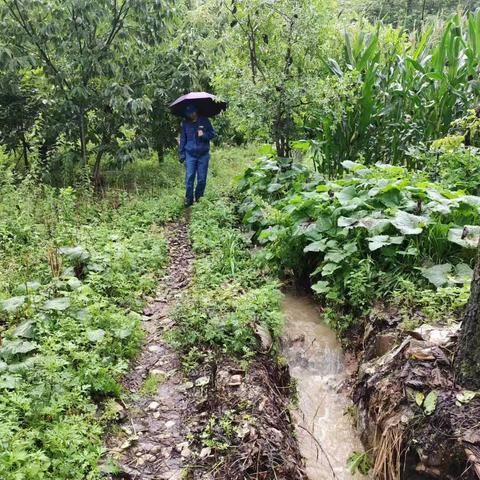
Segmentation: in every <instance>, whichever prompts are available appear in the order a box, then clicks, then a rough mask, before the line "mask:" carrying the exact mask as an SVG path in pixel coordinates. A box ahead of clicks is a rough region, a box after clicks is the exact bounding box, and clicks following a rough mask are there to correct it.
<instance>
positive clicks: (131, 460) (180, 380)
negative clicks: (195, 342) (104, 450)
mask: <svg viewBox="0 0 480 480" xmlns="http://www.w3.org/2000/svg"><path fill="white" fill-rule="evenodd" d="M187 224H188V218H187V217H186V218H183V219H181V220H180V221H179V222H177V223H172V224H170V225H167V227H166V236H167V239H168V250H169V256H170V265H169V267H168V272H167V275H166V276H165V277H164V279H163V280H162V282H161V283H160V285H159V289H158V292H157V296H156V298H155V299H154V300H153V301H152V302H151V303H150V304H149V305H148V306H147V308H146V309H145V311H144V314H145V315H144V321H143V328H144V330H145V332H146V338H145V341H144V345H143V349H142V353H141V355H140V356H139V357H138V359H137V361H136V363H135V364H134V365H133V366H132V371H131V372H130V374H129V375H127V377H126V378H125V380H124V382H123V383H124V385H125V387H126V388H127V389H128V390H129V391H130V392H131V393H132V395H131V400H130V402H129V403H128V404H127V405H124V406H123V407H122V406H119V407H120V409H121V411H120V415H121V417H122V421H121V424H120V428H121V431H120V434H118V435H116V436H114V437H112V438H111V439H110V441H109V442H108V443H109V445H108V447H109V450H110V453H111V454H112V456H113V457H114V459H115V461H116V463H117V464H118V465H119V466H120V468H121V469H122V473H121V474H120V475H117V476H115V477H114V478H124V479H138V480H140V479H141V480H150V479H155V480H179V479H180V478H181V475H182V473H181V469H182V466H183V464H184V460H185V459H186V458H187V457H188V456H189V455H190V451H189V449H188V444H187V443H184V442H185V436H186V432H185V425H186V421H185V420H186V416H187V413H188V412H189V411H190V412H191V411H192V410H193V408H192V404H191V402H192V400H191V399H190V398H189V397H188V395H187V393H186V381H185V378H184V377H183V375H182V373H181V370H180V362H179V358H178V355H177V354H176V352H175V351H174V350H173V349H172V347H171V346H170V345H169V344H168V343H167V342H166V341H165V339H164V335H165V332H167V331H168V330H170V329H171V328H172V326H173V322H172V320H171V319H170V318H169V314H170V313H171V312H172V310H173V309H174V307H175V306H176V304H177V302H178V299H179V297H180V296H181V295H182V292H183V290H184V289H185V288H186V287H187V286H188V284H189V282H190V279H191V277H192V264H193V253H192V250H191V246H190V243H189V240H188V230H187ZM146 380H147V383H145V381H146ZM147 385H150V388H148V391H147Z"/></svg>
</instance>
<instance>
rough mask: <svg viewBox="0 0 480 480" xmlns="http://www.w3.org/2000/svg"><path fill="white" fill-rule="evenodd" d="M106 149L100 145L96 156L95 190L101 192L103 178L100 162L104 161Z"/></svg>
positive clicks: (94, 168)
mask: <svg viewBox="0 0 480 480" xmlns="http://www.w3.org/2000/svg"><path fill="white" fill-rule="evenodd" d="M104 152H105V150H104V149H103V148H102V147H100V148H99V150H98V153H97V157H96V158H95V166H94V167H93V184H94V186H95V191H97V192H99V191H100V190H101V187H102V185H101V179H100V164H101V162H102V157H103V154H104Z"/></svg>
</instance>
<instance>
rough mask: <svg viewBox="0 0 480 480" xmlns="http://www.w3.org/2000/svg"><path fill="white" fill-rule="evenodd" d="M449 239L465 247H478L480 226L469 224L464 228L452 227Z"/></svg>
mask: <svg viewBox="0 0 480 480" xmlns="http://www.w3.org/2000/svg"><path fill="white" fill-rule="evenodd" d="M448 239H449V240H450V241H451V242H453V243H456V244H457V245H460V246H462V247H465V248H477V247H478V243H479V241H480V226H473V225H467V226H465V227H464V228H451V229H450V231H449V232H448Z"/></svg>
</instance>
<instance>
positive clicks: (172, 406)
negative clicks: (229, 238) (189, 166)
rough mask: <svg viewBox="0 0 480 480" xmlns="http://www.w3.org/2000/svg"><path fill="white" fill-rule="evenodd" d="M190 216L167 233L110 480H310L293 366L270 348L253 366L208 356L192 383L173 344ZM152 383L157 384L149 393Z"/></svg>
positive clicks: (113, 442)
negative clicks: (297, 430) (165, 259)
mask: <svg viewBox="0 0 480 480" xmlns="http://www.w3.org/2000/svg"><path fill="white" fill-rule="evenodd" d="M189 215H190V211H187V212H186V214H185V216H184V218H182V219H181V220H180V221H179V222H177V223H172V224H170V225H167V226H166V228H165V234H166V237H167V241H168V251H169V255H170V264H169V267H168V271H167V274H166V276H165V277H164V278H163V280H162V281H161V283H160V285H159V288H158V292H157V296H156V298H155V299H153V300H152V301H151V302H150V304H149V305H148V306H147V307H146V308H145V311H144V317H143V328H144V330H145V333H146V337H145V340H144V344H143V347H142V352H141V354H140V356H139V357H138V359H137V360H136V362H135V363H134V364H133V365H132V367H131V372H130V374H129V375H127V377H126V378H125V379H124V381H123V384H124V386H125V388H126V389H127V390H128V391H129V392H130V399H129V401H128V402H127V403H125V404H122V405H120V404H117V406H118V410H119V412H118V413H119V415H118V417H119V418H120V422H119V425H118V427H119V428H117V429H116V430H118V431H117V433H115V434H112V435H111V437H110V438H109V439H108V441H107V448H108V450H109V454H110V456H111V457H112V459H113V460H114V462H115V464H116V465H117V466H118V467H119V470H120V473H118V474H116V475H114V476H111V477H110V478H111V479H112V480H113V479H129V480H180V479H199V480H213V479H222V480H226V479H228V480H248V479H252V480H253V479H256V480H268V479H278V480H280V479H283V480H287V479H288V480H305V479H306V478H307V477H306V476H305V473H304V464H303V459H302V457H301V455H300V452H299V449H298V444H297V440H296V438H295V434H294V428H293V422H292V418H291V416H290V402H291V398H292V395H293V393H294V390H293V389H292V382H291V378H290V375H289V371H288V368H287V367H286V366H283V367H282V366H279V365H278V363H277V362H276V361H275V360H274V359H273V357H272V355H271V353H270V351H269V349H268V351H265V352H264V353H263V354H259V355H257V357H256V358H254V359H252V360H251V361H250V362H249V364H248V366H246V365H245V362H241V361H239V360H237V359H233V358H230V357H228V356H225V355H222V354H221V353H219V352H210V359H211V360H210V361H208V362H206V363H205V364H203V365H201V366H200V367H199V368H198V369H196V370H195V371H194V372H192V373H191V374H190V375H189V376H188V377H186V376H185V375H184V373H183V372H182V370H181V361H180V356H179V355H180V354H179V353H178V352H177V351H175V350H174V349H173V347H172V346H171V345H170V344H169V343H168V342H167V340H166V339H165V335H166V333H167V332H169V331H170V330H171V329H172V328H174V326H175V322H174V320H173V319H172V318H171V317H172V313H173V311H174V309H175V308H176V306H177V305H178V304H179V302H180V301H181V299H182V297H183V295H186V294H187V295H188V287H189V285H190V283H191V281H192V277H193V276H194V255H193V252H192V248H191V245H190V243H189V238H188V223H189ZM151 378H155V379H156V381H157V383H158V385H157V386H155V391H154V392H150V393H148V394H146V392H145V385H146V383H148V382H149V379H151ZM226 423H228V425H229V428H228V429H226V428H225V424H226ZM222 425H223V427H222ZM228 430H230V432H229V431H228ZM231 432H234V434H233V435H232V434H231ZM227 445H228V447H227Z"/></svg>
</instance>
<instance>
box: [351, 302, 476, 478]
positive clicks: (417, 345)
mask: <svg viewBox="0 0 480 480" xmlns="http://www.w3.org/2000/svg"><path fill="white" fill-rule="evenodd" d="M386 318H389V319H390V320H391V321H390V322H386V321H385V319H386ZM395 319H396V315H395V312H394V311H392V310H391V309H387V308H386V309H383V311H382V310H381V309H379V310H377V311H376V312H375V313H374V315H373V316H372V317H371V318H370V319H369V323H368V327H367V329H366V334H365V336H364V338H363V339H362V341H361V342H359V351H360V352H361V353H360V367H359V370H358V372H357V382H356V385H355V386H354V389H353V398H354V401H355V403H356V404H357V406H358V410H359V425H360V429H361V433H362V437H363V438H362V439H363V440H364V442H365V443H366V444H367V445H369V446H370V447H371V448H372V450H373V456H374V459H375V469H374V476H375V478H378V479H385V480H397V479H400V478H403V479H408V480H410V479H412V480H413V479H430V478H432V479H445V480H446V479H452V480H453V479H474V478H478V477H477V475H478V472H480V468H479V467H480V464H479V463H477V462H478V459H479V456H478V453H480V420H479V418H480V416H479V414H480V399H478V398H474V399H472V400H470V401H469V402H467V403H465V404H463V405H459V404H458V402H457V395H458V394H461V392H462V388H461V387H460V386H459V385H457V384H456V382H455V378H454V372H453V368H452V359H453V353H454V351H455V348H456V341H457V339H456V337H455V334H452V335H450V334H449V335H448V336H445V338H443V340H442V341H440V340H439V337H438V335H437V338H433V337H431V336H429V335H428V332H427V333H421V332H418V331H415V332H402V331H401V330H400V329H398V328H397V327H396V325H395V323H396V320H395ZM436 331H437V332H438V331H441V328H440V330H436ZM445 331H450V329H449V327H445ZM432 391H433V392H435V395H436V397H437V403H436V407H435V409H434V411H433V412H432V413H426V412H425V409H424V406H422V405H418V404H417V401H416V394H417V392H419V393H420V394H423V395H424V396H427V395H428V394H429V393H430V392H432Z"/></svg>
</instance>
